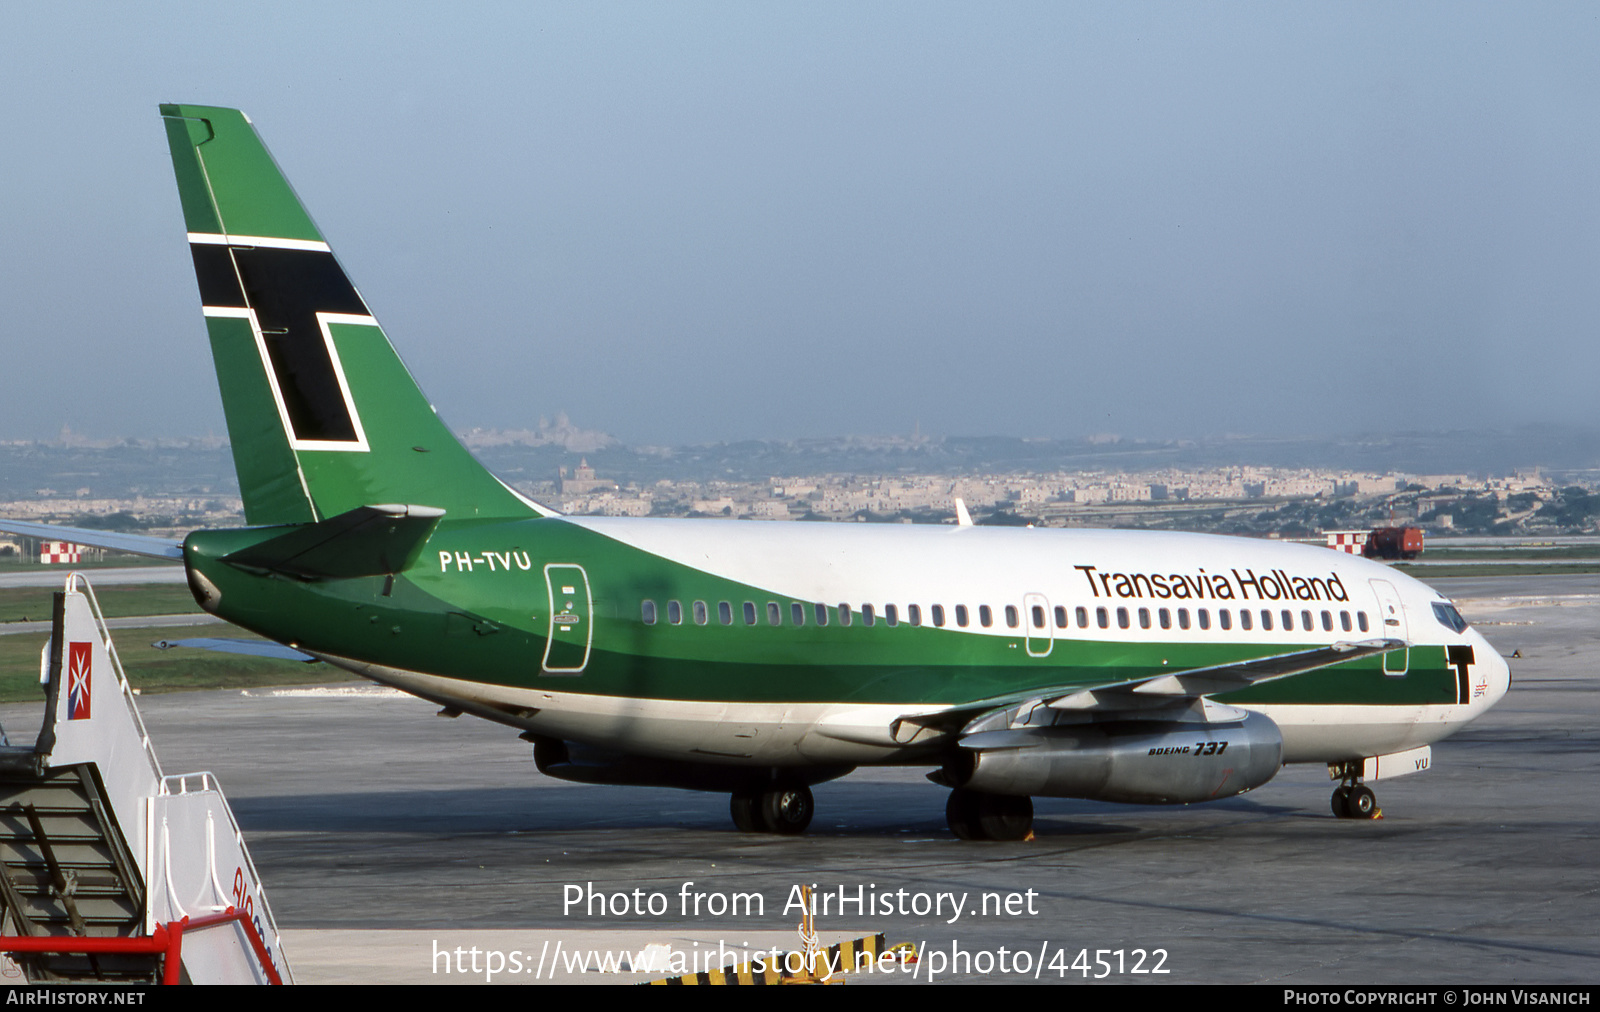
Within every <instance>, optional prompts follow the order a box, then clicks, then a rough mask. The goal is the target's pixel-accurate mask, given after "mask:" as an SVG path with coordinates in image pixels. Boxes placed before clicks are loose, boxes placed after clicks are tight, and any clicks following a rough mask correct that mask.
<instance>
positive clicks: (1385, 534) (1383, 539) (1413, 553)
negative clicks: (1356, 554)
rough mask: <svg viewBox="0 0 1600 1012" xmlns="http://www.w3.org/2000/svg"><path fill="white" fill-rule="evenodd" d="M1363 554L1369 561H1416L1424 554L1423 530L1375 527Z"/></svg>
mask: <svg viewBox="0 0 1600 1012" xmlns="http://www.w3.org/2000/svg"><path fill="white" fill-rule="evenodd" d="M1361 554H1362V555H1365V556H1366V557H1367V558H1369V559H1414V558H1416V557H1417V556H1419V555H1421V554H1422V528H1421V527H1374V528H1373V529H1372V533H1371V534H1369V535H1367V543H1366V544H1365V545H1364V546H1363V547H1362V549H1361Z"/></svg>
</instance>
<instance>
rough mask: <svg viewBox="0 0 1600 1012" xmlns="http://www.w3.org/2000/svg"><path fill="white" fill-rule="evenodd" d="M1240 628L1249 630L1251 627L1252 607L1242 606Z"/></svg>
mask: <svg viewBox="0 0 1600 1012" xmlns="http://www.w3.org/2000/svg"><path fill="white" fill-rule="evenodd" d="M1239 628H1240V629H1244V630H1247V631H1248V630H1249V628H1250V609H1249V608H1240V609H1239Z"/></svg>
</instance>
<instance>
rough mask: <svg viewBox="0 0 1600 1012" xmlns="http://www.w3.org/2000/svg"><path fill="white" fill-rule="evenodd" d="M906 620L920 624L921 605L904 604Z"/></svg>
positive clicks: (913, 623)
mask: <svg viewBox="0 0 1600 1012" xmlns="http://www.w3.org/2000/svg"><path fill="white" fill-rule="evenodd" d="M906 621H907V622H910V623H911V624H912V625H921V624H922V607H921V605H915V604H908V605H906Z"/></svg>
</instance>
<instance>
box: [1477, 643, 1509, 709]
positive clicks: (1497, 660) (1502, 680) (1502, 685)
mask: <svg viewBox="0 0 1600 1012" xmlns="http://www.w3.org/2000/svg"><path fill="white" fill-rule="evenodd" d="M1472 635H1473V638H1474V639H1475V640H1477V643H1476V644H1475V647H1476V653H1477V655H1478V656H1479V657H1481V658H1482V661H1480V662H1479V664H1478V665H1477V666H1476V667H1477V670H1476V671H1474V672H1473V674H1474V675H1476V677H1475V678H1473V679H1472V699H1471V702H1472V703H1473V704H1474V705H1475V706H1476V707H1479V708H1480V710H1479V712H1482V711H1483V710H1487V709H1489V707H1491V706H1493V705H1494V704H1496V703H1498V702H1499V701H1500V697H1501V696H1504V695H1505V694H1506V691H1507V690H1508V689H1510V688H1511V665H1510V664H1509V663H1508V662H1507V661H1506V659H1505V658H1504V657H1502V656H1500V651H1498V650H1496V649H1495V648H1494V647H1492V646H1490V645H1489V641H1488V640H1486V639H1484V638H1483V634H1482V633H1480V632H1478V631H1477V630H1476V629H1474V630H1472Z"/></svg>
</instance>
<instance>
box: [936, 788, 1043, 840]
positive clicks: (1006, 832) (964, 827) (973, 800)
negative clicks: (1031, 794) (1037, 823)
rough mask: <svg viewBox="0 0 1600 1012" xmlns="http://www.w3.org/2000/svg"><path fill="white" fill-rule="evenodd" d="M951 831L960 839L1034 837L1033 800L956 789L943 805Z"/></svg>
mask: <svg viewBox="0 0 1600 1012" xmlns="http://www.w3.org/2000/svg"><path fill="white" fill-rule="evenodd" d="M944 817H945V821H947V822H949V823H950V832H952V833H954V834H956V836H957V837H959V838H960V839H963V840H1026V839H1029V838H1031V837H1032V836H1033V799H1032V798H1028V797H1017V796H1015V795H1010V794H984V793H983V792H981V791H969V790H967V789H966V788H964V787H957V788H956V789H955V790H953V791H951V792H950V800H949V801H947V802H946V803H945V806H944Z"/></svg>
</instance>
